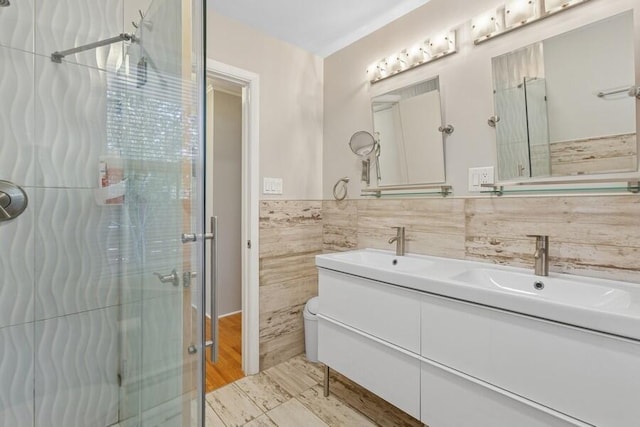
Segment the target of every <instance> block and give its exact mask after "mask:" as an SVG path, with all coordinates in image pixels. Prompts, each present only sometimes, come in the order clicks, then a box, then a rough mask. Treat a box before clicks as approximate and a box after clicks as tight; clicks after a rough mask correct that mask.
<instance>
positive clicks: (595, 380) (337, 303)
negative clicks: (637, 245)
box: [316, 249, 640, 427]
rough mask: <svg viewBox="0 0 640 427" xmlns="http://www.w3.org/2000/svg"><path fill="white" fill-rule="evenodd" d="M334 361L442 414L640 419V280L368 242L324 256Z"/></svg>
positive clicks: (437, 418) (442, 424)
mask: <svg viewBox="0 0 640 427" xmlns="http://www.w3.org/2000/svg"><path fill="white" fill-rule="evenodd" d="M316 264H317V266H318V270H319V294H320V306H319V314H318V328H319V329H318V346H319V347H318V356H319V359H320V361H321V362H322V363H324V364H325V365H327V366H328V367H329V368H331V369H335V370H336V371H337V372H339V373H341V374H343V375H345V376H346V377H348V378H350V379H351V380H353V381H355V382H356V383H358V384H360V385H362V386H363V387H365V388H366V389H368V390H370V391H371V392H373V393H375V394H377V395H378V396H380V397H382V398H383V399H385V400H387V401H388V402H390V403H392V404H393V405H395V406H397V407H399V408H400V409H402V410H404V411H405V412H407V413H409V414H410V415H412V416H413V417H415V418H417V419H419V420H421V421H422V422H423V423H425V424H427V425H429V426H430V427H447V426H451V427H465V426H473V427H513V426H518V427H534V426H540V427H548V426H603V427H608V426H611V427H631V426H640V291H639V289H638V288H637V287H634V286H633V285H629V284H626V283H623V282H615V281H606V280H597V279H591V278H586V277H579V276H569V275H561V274H551V275H550V276H548V277H539V276H535V275H534V274H533V272H529V271H528V270H524V269H517V268H508V267H500V266H493V265H491V264H486V263H477V262H470V261H461V260H453V259H445V258H435V257H427V256H416V255H407V256H395V255H394V254H393V253H391V252H386V251H378V250H371V249H366V250H358V251H351V252H343V253H336V254H328V255H320V256H318V257H316Z"/></svg>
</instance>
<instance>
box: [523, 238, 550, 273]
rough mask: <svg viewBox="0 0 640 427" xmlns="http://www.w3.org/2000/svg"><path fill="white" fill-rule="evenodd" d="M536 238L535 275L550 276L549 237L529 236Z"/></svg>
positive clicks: (534, 254)
mask: <svg viewBox="0 0 640 427" xmlns="http://www.w3.org/2000/svg"><path fill="white" fill-rule="evenodd" d="M527 237H535V238H536V251H535V252H534V253H533V258H534V259H535V275H536V276H548V275H549V236H538V235H528V236H527Z"/></svg>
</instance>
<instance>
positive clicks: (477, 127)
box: [323, 0, 640, 199]
mask: <svg viewBox="0 0 640 427" xmlns="http://www.w3.org/2000/svg"><path fill="white" fill-rule="evenodd" d="M498 3H499V2H497V1H495V0H477V1H473V2H471V1H468V0H432V1H431V2H429V3H427V4H426V5H424V6H422V7H420V8H418V9H416V10H415V11H413V12H412V13H409V14H408V15H406V16H404V17H402V18H400V19H398V20H396V21H394V22H392V23H390V24H389V25H387V26H385V27H383V28H381V29H380V30H378V31H376V32H375V33H373V34H371V35H369V36H367V37H365V38H363V39H361V40H359V41H357V42H355V43H353V44H352V45H350V46H348V47H347V48H345V49H343V50H341V51H339V52H336V53H335V54H333V55H331V56H330V57H328V58H327V59H326V60H325V64H324V68H325V74H324V83H325V85H324V87H325V90H324V117H325V120H324V145H323V152H324V161H323V171H324V172H323V194H324V197H325V198H327V199H331V198H332V195H331V189H332V187H333V184H334V183H335V182H336V180H337V179H338V178H339V177H342V176H345V175H348V176H350V178H351V183H350V184H349V190H350V191H349V194H350V197H354V196H357V195H358V194H359V190H360V188H361V184H360V176H359V174H360V164H359V160H358V159H357V158H356V156H354V155H353V154H352V153H351V152H350V150H349V147H348V145H347V143H348V141H349V137H350V136H351V134H353V133H354V132H355V131H357V130H369V131H370V130H372V128H373V126H372V117H371V108H370V98H371V97H372V96H375V95H379V94H381V93H385V92H388V91H390V90H393V89H397V88H399V87H402V86H405V85H407V84H410V83H415V82H417V81H421V80H425V79H427V78H432V77H434V76H437V75H439V76H440V89H441V97H442V105H443V118H444V119H443V121H444V122H446V123H450V124H452V125H453V126H455V132H454V133H453V135H451V136H449V137H447V138H446V142H445V152H446V155H445V158H446V175H447V182H448V183H449V184H451V185H453V188H454V194H455V195H467V194H468V193H467V186H468V183H467V170H468V168H470V167H477V166H490V165H494V164H495V159H496V152H495V130H494V129H493V128H491V127H489V126H488V125H487V119H488V118H489V117H490V116H492V115H493V114H494V112H493V89H492V78H491V58H492V57H494V56H497V55H501V54H504V53H507V52H510V51H512V50H513V49H515V48H519V47H522V46H526V45H529V44H531V43H534V42H536V41H539V40H542V39H546V38H549V37H553V36H555V35H558V34H561V33H564V32H566V31H569V30H572V29H575V28H577V27H580V26H582V25H585V24H588V23H591V22H595V21H598V20H600V19H602V18H604V17H606V16H610V15H613V14H617V13H620V12H623V11H625V10H628V9H631V8H633V7H636V10H635V12H634V22H635V36H634V37H635V43H636V44H635V56H636V58H635V61H636V81H640V72H639V70H640V66H639V64H640V52H638V46H640V26H638V23H640V9H639V8H638V7H637V6H638V5H637V0H619V1H615V2H612V1H605V0H594V1H590V2H588V3H585V4H584V5H581V6H579V7H576V8H575V9H572V10H569V11H566V12H563V13H561V14H559V15H557V16H554V17H550V18H548V19H545V20H543V21H541V22H538V23H535V24H532V25H530V26H527V27H524V28H521V29H519V30H517V31H514V32H512V33H509V34H506V35H504V36H501V37H499V38H496V39H494V40H491V41H488V42H486V43H483V44H481V45H478V46H474V45H473V42H472V40H471V31H470V20H471V19H472V18H473V17H475V16H477V15H479V14H481V13H482V12H484V11H486V10H488V9H490V8H493V7H496V6H497V5H498ZM451 28H458V30H459V32H458V45H459V50H458V53H456V54H455V55H452V56H450V57H447V58H444V59H442V60H439V61H436V62H433V63H430V64H427V65H425V66H422V67H420V68H417V69H415V70H412V71H408V72H405V73H403V74H401V75H398V76H396V77H393V78H390V79H388V80H385V81H382V82H380V83H376V84H375V85H371V84H369V83H368V81H367V76H366V69H367V67H368V66H369V65H370V64H371V63H373V62H374V61H376V60H379V59H380V58H383V57H386V56H388V55H390V54H392V53H394V52H397V51H399V50H401V49H403V48H406V47H409V46H411V45H412V44H414V43H415V42H417V41H420V40H424V39H425V38H427V37H428V36H430V35H432V34H435V33H438V32H440V31H443V30H448V29H451Z"/></svg>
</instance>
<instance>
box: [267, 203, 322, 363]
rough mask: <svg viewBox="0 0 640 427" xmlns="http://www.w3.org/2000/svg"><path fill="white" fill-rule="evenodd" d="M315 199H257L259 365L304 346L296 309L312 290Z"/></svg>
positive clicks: (318, 231) (317, 239)
mask: <svg viewBox="0 0 640 427" xmlns="http://www.w3.org/2000/svg"><path fill="white" fill-rule="evenodd" d="M321 209H322V202H321V201H279V200H278V201H273V200H272V201H262V202H261V204H260V370H264V369H267V368H269V367H271V366H274V365H277V364H278V363H280V362H283V361H285V360H288V359H290V358H291V357H293V356H295V355H297V354H300V353H302V352H303V351H304V329H303V321H302V311H303V309H304V304H305V302H306V301H307V300H308V299H309V298H311V297H313V296H315V295H317V294H318V274H317V272H316V267H315V256H316V255H317V254H320V253H322V214H321Z"/></svg>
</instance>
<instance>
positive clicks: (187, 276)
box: [182, 271, 198, 288]
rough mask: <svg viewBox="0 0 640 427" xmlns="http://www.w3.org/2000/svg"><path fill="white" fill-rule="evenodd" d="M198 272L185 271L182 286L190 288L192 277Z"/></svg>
mask: <svg viewBox="0 0 640 427" xmlns="http://www.w3.org/2000/svg"><path fill="white" fill-rule="evenodd" d="M197 275H198V273H196V272H195V271H185V272H184V273H182V286H183V287H185V288H188V287H189V286H191V279H195V278H196V277H197Z"/></svg>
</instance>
